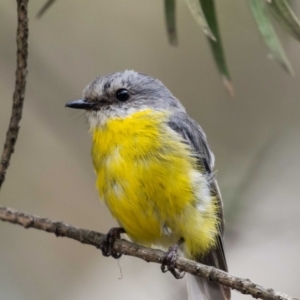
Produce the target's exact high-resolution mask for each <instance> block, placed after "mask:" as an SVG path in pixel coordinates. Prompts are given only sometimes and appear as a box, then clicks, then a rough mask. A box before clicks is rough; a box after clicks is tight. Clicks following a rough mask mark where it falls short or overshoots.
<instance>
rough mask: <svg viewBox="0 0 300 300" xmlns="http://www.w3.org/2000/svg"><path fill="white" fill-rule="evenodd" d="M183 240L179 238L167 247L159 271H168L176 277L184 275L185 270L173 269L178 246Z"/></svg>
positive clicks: (179, 277)
mask: <svg viewBox="0 0 300 300" xmlns="http://www.w3.org/2000/svg"><path fill="white" fill-rule="evenodd" d="M183 242H184V240H183V239H182V238H181V239H180V240H179V241H178V242H177V243H176V244H174V245H172V246H171V247H170V248H169V250H168V252H167V254H166V255H165V257H164V258H163V261H162V264H161V271H162V272H163V273H166V272H168V271H170V272H171V273H172V275H173V276H174V277H175V278H176V279H181V278H183V277H184V275H185V272H180V271H178V270H176V269H175V262H176V258H177V252H178V248H179V246H180V245H181V244H182V243H183Z"/></svg>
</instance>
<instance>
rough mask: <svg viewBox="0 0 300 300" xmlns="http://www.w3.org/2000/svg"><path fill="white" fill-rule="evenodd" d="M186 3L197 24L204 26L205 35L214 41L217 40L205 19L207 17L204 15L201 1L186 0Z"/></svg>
mask: <svg viewBox="0 0 300 300" xmlns="http://www.w3.org/2000/svg"><path fill="white" fill-rule="evenodd" d="M186 3H187V5H188V7H189V9H190V11H191V13H192V15H193V17H194V18H195V20H196V22H197V23H198V24H199V25H200V26H202V28H203V31H204V33H205V34H206V35H207V36H208V37H209V38H210V39H212V40H213V41H215V40H216V38H215V36H214V34H213V33H212V31H211V29H210V27H209V25H208V22H207V20H206V18H205V15H204V13H203V10H202V7H201V4H200V2H199V0H186Z"/></svg>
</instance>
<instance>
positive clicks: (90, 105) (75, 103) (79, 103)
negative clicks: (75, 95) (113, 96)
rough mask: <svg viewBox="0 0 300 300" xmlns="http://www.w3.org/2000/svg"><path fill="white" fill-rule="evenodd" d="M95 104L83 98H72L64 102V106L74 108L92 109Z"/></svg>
mask: <svg viewBox="0 0 300 300" xmlns="http://www.w3.org/2000/svg"><path fill="white" fill-rule="evenodd" d="M94 106H95V104H94V103H89V102H87V101H85V100H82V99H80V100H74V101H70V102H68V103H67V104H66V107H71V108H76V109H92V108H93V107H94Z"/></svg>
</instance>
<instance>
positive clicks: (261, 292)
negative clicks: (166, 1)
mask: <svg viewBox="0 0 300 300" xmlns="http://www.w3.org/2000/svg"><path fill="white" fill-rule="evenodd" d="M0 220H2V221H7V222H10V223H14V224H18V225H21V226H23V227H24V228H35V229H40V230H43V231H46V232H50V233H54V234H55V235H56V236H57V237H59V236H61V237H68V238H71V239H74V240H76V241H79V242H80V243H82V244H88V245H92V246H95V247H96V248H98V249H102V247H103V241H104V237H105V235H104V234H102V233H99V232H96V231H91V230H87V229H81V228H77V227H74V226H72V225H68V224H65V223H63V222H56V221H51V220H49V219H46V218H41V217H38V216H34V215H30V214H27V213H24V212H20V211H16V210H14V209H11V208H7V207H0ZM114 250H115V251H117V252H119V253H122V254H125V255H130V256H135V257H138V258H141V259H143V260H145V261H147V262H154V263H159V264H160V263H161V262H162V260H163V258H164V255H165V252H163V251H161V250H155V249H149V248H145V247H142V246H139V245H137V244H134V243H130V242H128V241H125V240H123V239H122V240H116V242H115V244H114ZM176 268H178V269H179V270H181V271H185V272H188V273H190V274H192V275H196V276H199V277H203V278H206V279H207V280H211V281H214V282H218V283H220V284H223V285H225V286H228V287H230V288H231V289H235V290H237V291H239V292H241V293H243V294H249V295H251V296H252V297H254V298H260V299H264V300H297V299H296V298H291V297H289V296H287V295H285V294H282V293H280V292H276V291H274V290H273V289H267V288H265V287H263V286H261V285H258V284H256V283H253V282H252V281H250V280H249V279H243V278H239V277H236V276H233V275H230V274H228V273H226V272H224V271H221V270H219V269H216V268H213V267H209V266H206V265H203V264H200V263H196V262H194V261H191V260H188V259H185V258H182V257H178V258H177V259H176Z"/></svg>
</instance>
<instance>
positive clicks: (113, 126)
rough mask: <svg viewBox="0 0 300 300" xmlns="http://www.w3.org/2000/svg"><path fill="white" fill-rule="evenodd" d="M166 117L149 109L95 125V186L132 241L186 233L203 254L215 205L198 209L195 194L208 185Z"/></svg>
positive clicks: (148, 242) (158, 240) (159, 240)
mask: <svg viewBox="0 0 300 300" xmlns="http://www.w3.org/2000/svg"><path fill="white" fill-rule="evenodd" d="M167 119H168V114H167V113H164V112H154V111H151V110H144V111H140V112H136V113H133V114H132V115H130V116H127V117H126V118H115V119H109V120H108V121H107V122H106V123H105V125H103V126H101V127H97V128H94V129H92V134H93V148H92V157H93V163H94V167H95V170H96V173H97V181H96V186H97V189H98V190H99V194H100V197H101V198H102V199H104V201H105V202H106V204H107V205H108V207H109V209H110V211H111V213H112V214H113V216H114V217H115V218H116V219H117V220H118V222H119V223H120V225H121V226H122V227H124V229H125V230H126V232H127V233H128V235H129V236H130V237H131V238H132V239H133V240H135V241H137V242H139V243H143V244H145V245H151V244H162V243H164V241H168V242H170V243H171V242H174V241H177V239H179V238H181V237H183V238H184V239H185V241H186V243H187V245H188V248H189V249H188V251H189V252H190V253H191V254H192V255H193V253H196V252H197V254H198V253H199V251H200V252H205V251H207V249H208V248H209V247H210V246H211V245H212V244H213V243H214V240H215V234H216V232H217V219H216V207H215V204H214V201H213V199H212V201H211V204H209V205H207V207H206V208H205V211H204V212H203V213H200V211H199V210H198V209H197V196H196V194H197V195H199V189H200V194H201V189H203V190H204V188H207V187H204V186H203V187H201V186H198V187H196V186H195V181H194V180H193V178H194V177H195V172H197V174H198V175H199V176H200V175H201V174H200V173H199V172H200V171H199V170H196V161H195V158H193V156H192V155H191V149H190V147H189V146H187V145H186V144H184V143H182V142H181V140H180V137H179V135H177V134H176V133H175V132H173V131H172V130H171V129H170V128H169V127H168V126H167V125H166V121H167ZM198 175H197V176H198ZM197 183H198V181H197ZM195 189H197V191H195ZM203 193H204V191H203ZM194 248H195V249H194Z"/></svg>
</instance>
